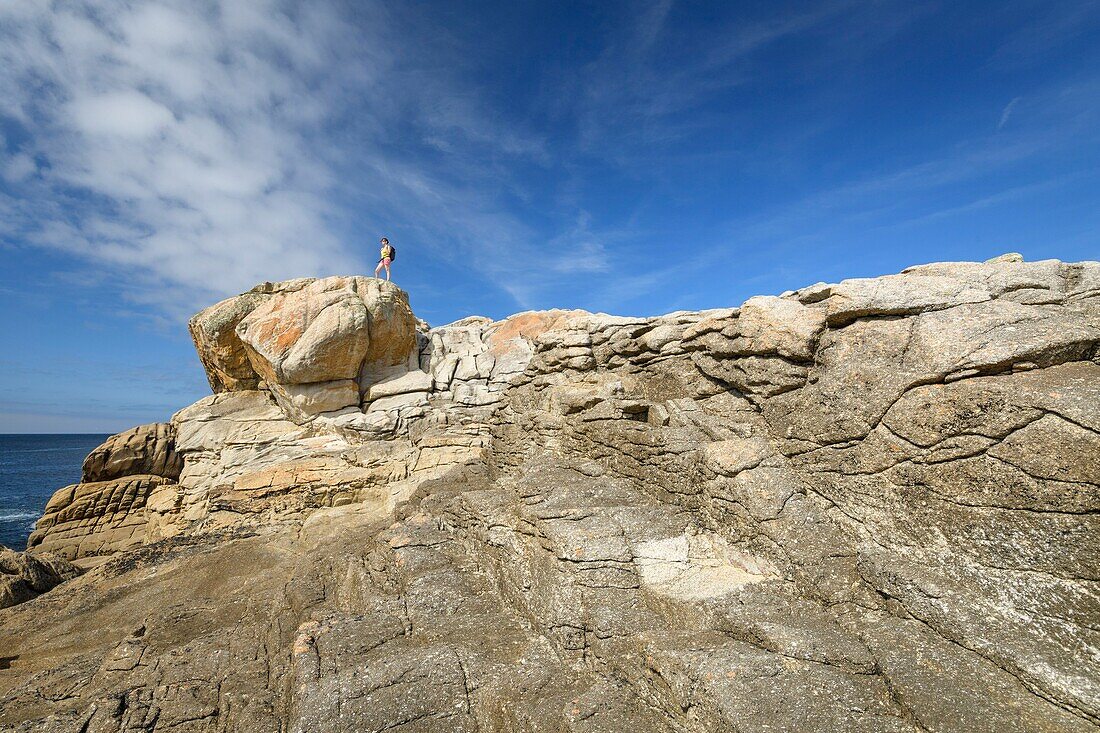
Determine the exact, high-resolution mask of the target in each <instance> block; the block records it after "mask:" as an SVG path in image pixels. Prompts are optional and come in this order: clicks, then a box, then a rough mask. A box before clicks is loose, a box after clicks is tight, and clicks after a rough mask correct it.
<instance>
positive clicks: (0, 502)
mask: <svg viewBox="0 0 1100 733" xmlns="http://www.w3.org/2000/svg"><path fill="white" fill-rule="evenodd" d="M106 439H107V436H106V435H0V545H5V546H7V547H10V548H12V549H14V550H22V549H25V548H26V546H27V537H28V535H30V533H31V530H32V529H34V523H35V521H36V520H37V519H38V518H39V517H40V516H42V510H43V509H44V508H45V506H46V502H47V501H49V500H50V497H51V496H52V495H53V492H54V491H56V490H57V489H60V488H61V487H62V486H68V485H69V484H75V483H76V482H77V481H79V480H80V466H81V464H82V463H84V456H86V455H88V454H89V453H91V452H92V449H94V448H95V447H96V446H98V445H99V444H100V443H102V442H103V441H104V440H106Z"/></svg>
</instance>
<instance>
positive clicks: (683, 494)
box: [0, 255, 1100, 733]
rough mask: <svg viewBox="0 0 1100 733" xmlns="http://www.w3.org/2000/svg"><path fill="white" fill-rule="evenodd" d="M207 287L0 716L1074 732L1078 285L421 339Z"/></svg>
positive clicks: (27, 620) (1050, 281)
mask: <svg viewBox="0 0 1100 733" xmlns="http://www.w3.org/2000/svg"><path fill="white" fill-rule="evenodd" d="M239 297H241V298H246V297H247V298H250V299H252V300H255V302H256V305H254V306H252V305H249V306H248V307H247V308H246V307H244V306H240V307H238V306H233V307H229V306H226V305H225V303H230V302H233V299H231V300H230V301H226V302H225V303H222V304H219V305H218V306H215V307H214V308H215V309H216V310H215V312H214V313H210V312H209V309H208V311H204V313H205V314H207V315H206V316H203V314H200V316H197V317H196V319H195V320H193V321H192V332H193V333H196V332H197V333H199V334H200V335H199V336H196V345H197V347H198V348H199V351H200V354H202V353H203V351H204V348H205V349H206V351H207V352H208V353H207V355H206V356H203V363H204V365H205V366H206V368H207V371H208V374H209V376H210V380H211V384H212V386H213V387H214V389H215V391H216V392H217V394H214V395H212V396H210V397H207V398H205V399H203V400H200V401H199V402H198V403H196V404H194V405H192V406H190V407H187V408H184V409H183V410H181V411H180V412H178V413H177V414H176V415H174V416H173V417H172V420H171V423H170V426H169V427H165V426H153V427H150V426H146V427H144V428H141V429H137V430H136V431H130V433H127V434H122V435H120V436H116V437H115V438H113V439H112V440H110V441H108V443H107V444H105V445H104V446H103V447H101V448H100V449H97V451H95V452H93V454H92V456H90V457H89V465H90V466H91V468H90V470H89V469H88V468H86V474H87V475H86V476H85V479H86V480H87V481H88V482H87V483H83V484H78V485H77V486H75V487H67V488H65V489H62V490H60V491H59V492H58V493H57V495H55V497H54V498H53V500H51V502H50V504H49V506H48V507H47V511H46V514H45V515H44V516H43V519H42V520H41V521H40V523H39V526H38V529H37V530H36V532H35V534H34V536H33V537H32V540H31V543H32V545H34V546H35V547H36V549H40V548H49V549H51V550H53V551H54V552H57V553H59V554H62V555H64V556H66V557H74V558H78V559H77V562H81V563H84V564H85V566H91V565H94V566H95V567H92V569H90V570H89V571H88V572H86V573H85V574H83V575H82V576H80V577H79V578H75V579H73V580H69V581H68V582H66V583H64V584H62V585H61V586H59V587H58V588H55V589H54V590H52V591H50V592H49V593H46V594H44V595H41V596H40V597H37V598H35V599H33V600H30V601H28V602H26V603H22V604H20V605H17V606H14V607H12V608H9V609H5V610H4V611H2V612H0V650H5V651H3V652H0V655H2V658H3V660H4V664H3V665H0V730H12V731H74V732H75V731H117V732H121V731H169V730H171V731H219V732H221V731H242V732H243V731H263V730H271V731H303V732H304V731H311V732H313V731H318V732H322V733H324V732H327V731H348V732H349V733H350V732H351V731H379V732H380V731H464V730H465V731H586V732H588V731H592V732H595V731H622V730H636V731H677V732H679V733H684V732H691V733H695V732H699V733H701V732H702V731H719V730H721V731H756V730H773V731H829V732H830V733H831V732H833V731H943V732H947V731H991V732H992V731H1085V730H1097V729H1100V661H1098V658H1097V655H1096V651H1095V650H1096V649H1097V648H1100V633H1098V629H1100V563H1098V560H1097V552H1096V548H1097V547H1100V526H1098V522H1100V520H1098V517H1100V458H1098V457H1100V263H1095V262H1085V263H1078V264H1064V263H1060V262H1057V261H1047V262H1034V263H1029V262H1024V261H1022V258H1020V257H1019V256H1018V255H1013V256H1005V257H1003V258H998V259H996V260H992V261H990V262H987V263H939V264H934V265H924V266H920V267H914V268H910V269H909V270H906V271H905V272H903V273H901V274H899V275H893V276H888V277H884V278H874V279H860V280H848V281H844V282H841V283H838V284H831V285H829V284H817V285H813V286H810V287H808V288H804V289H802V290H799V291H796V292H793V293H788V294H784V295H783V296H780V297H758V298H752V299H750V300H749V301H747V302H746V303H745V304H744V305H742V306H741V307H740V308H736V309H721V310H714V311H708V312H703V313H674V314H670V315H667V316H662V317H659V318H619V317H611V316H606V315H602V314H591V313H586V312H581V311H550V312H543V313H523V314H519V315H517V316H513V317H511V318H509V319H506V320H504V321H499V322H495V321H491V320H489V319H484V318H468V319H464V320H463V321H459V322H457V323H454V324H451V325H449V326H443V327H439V328H435V329H430V330H429V329H426V328H425V327H423V326H419V325H418V324H417V322H416V320H415V318H414V317H413V316H412V314H411V311H410V310H409V309H408V300H407V297H406V296H405V295H404V293H402V292H401V291H399V290H397V289H396V288H394V287H393V286H390V285H381V284H377V283H373V282H370V281H366V282H364V279H362V278H328V279H325V280H316V281H315V280H298V281H291V282H288V283H275V284H272V283H267V284H264V285H263V286H260V287H259V288H257V289H255V290H254V291H253V292H252V293H251V294H246V296H239ZM249 302H250V303H251V300H250V301H249ZM244 310H248V311H249V312H248V313H245V314H243V315H241V316H240V318H237V316H238V315H239V314H240V313H241V312H242V311H244ZM219 313H220V315H219ZM215 316H217V317H215ZM234 319H237V320H236V321H235V324H236V325H234V326H233V327H232V329H231V330H233V333H234V334H235V335H237V337H238V341H236V342H235V341H233V339H232V338H229V337H228V336H227V335H226V333H227V332H226V328H227V327H228V326H226V325H224V324H229V323H231V322H234ZM196 322H202V323H204V324H206V325H202V326H201V327H200V328H196V325H195V324H196ZM210 324H223V325H210ZM219 339H221V340H220V341H219ZM213 344H221V345H220V346H218V347H217V348H215V347H214V346H213ZM219 349H220V351H219ZM241 354H243V355H244V357H243V358H244V361H241V359H240V355H241ZM245 364H247V365H248V366H249V367H250V368H251V369H252V370H253V371H254V372H255V374H256V376H255V377H250V376H249V372H248V371H247V370H246V369H245V367H244V365H245ZM140 436H144V437H140ZM169 456H175V459H174V460H175V461H177V463H173V462H172V460H169ZM162 459H163V460H162ZM180 463H182V466H181V468H180V470H178V471H175V472H174V473H173V470H171V469H168V468H165V469H163V470H162V469H160V468H159V467H160V466H165V467H167V466H170V465H179V464H180ZM42 619H49V623H43V622H42ZM8 650H10V651H8ZM2 667H6V668H2Z"/></svg>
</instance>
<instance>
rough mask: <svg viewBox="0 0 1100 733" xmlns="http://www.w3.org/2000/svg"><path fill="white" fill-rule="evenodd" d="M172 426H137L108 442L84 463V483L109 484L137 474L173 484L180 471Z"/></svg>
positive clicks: (181, 466)
mask: <svg viewBox="0 0 1100 733" xmlns="http://www.w3.org/2000/svg"><path fill="white" fill-rule="evenodd" d="M175 438H176V434H175V428H174V427H173V426H172V424H171V423H152V424H150V425H139V426H137V427H136V428H131V429H129V430H127V431H125V432H123V433H119V434H118V435H112V436H111V437H110V438H108V439H107V441H106V442H105V443H104V444H103V445H101V446H99V447H98V448H96V449H95V450H94V451H92V452H91V453H89V454H88V457H87V458H85V459H84V470H83V481H84V482H85V483H87V482H91V481H110V480H112V479H117V478H123V477H125V476H132V475H134V474H138V473H144V474H151V475H153V476H162V477H164V478H167V479H172V480H173V481H174V480H176V479H178V478H179V475H180V471H181V470H183V461H182V460H180V457H179V455H178V454H177V453H176V449H175Z"/></svg>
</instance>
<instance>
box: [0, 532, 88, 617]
mask: <svg viewBox="0 0 1100 733" xmlns="http://www.w3.org/2000/svg"><path fill="white" fill-rule="evenodd" d="M78 575H80V568H78V567H77V566H76V565H73V564H72V563H71V562H69V561H67V560H65V559H63V558H60V557H57V556H55V555H49V554H46V555H32V554H31V553H29V552H16V551H15V550H9V549H8V548H6V547H2V546H0V608H7V607H9V606H14V605H16V604H17V603H23V602H24V601H29V600H30V599H32V598H35V597H37V596H39V595H40V594H42V593H45V592H46V591H48V590H50V589H51V588H54V587H55V586H57V585H58V584H59V583H63V582H65V581H66V580H71V579H73V578H75V577H76V576H78Z"/></svg>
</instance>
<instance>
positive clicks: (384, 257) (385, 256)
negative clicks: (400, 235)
mask: <svg viewBox="0 0 1100 733" xmlns="http://www.w3.org/2000/svg"><path fill="white" fill-rule="evenodd" d="M379 255H381V256H380V257H379V258H378V261H379V262H381V261H382V260H388V259H389V258H390V246H389V245H388V244H387V245H386V246H385V247H383V248H382V249H381V250H380V251H379Z"/></svg>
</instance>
